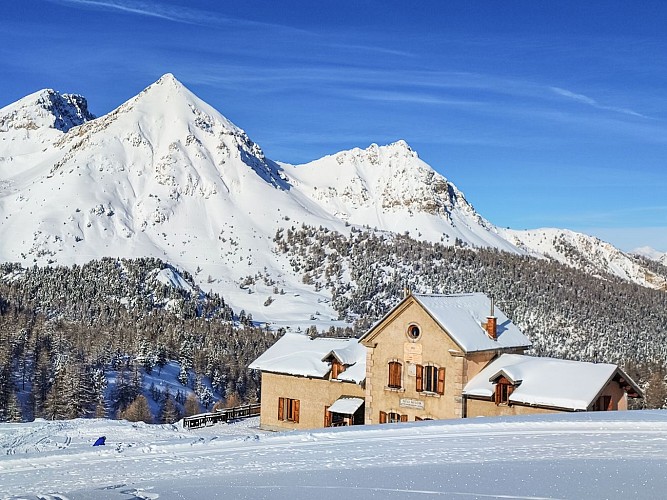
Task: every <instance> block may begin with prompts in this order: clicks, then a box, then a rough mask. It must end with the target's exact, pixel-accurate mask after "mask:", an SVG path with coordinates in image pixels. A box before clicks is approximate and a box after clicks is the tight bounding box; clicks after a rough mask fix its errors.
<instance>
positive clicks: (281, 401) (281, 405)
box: [278, 398, 285, 420]
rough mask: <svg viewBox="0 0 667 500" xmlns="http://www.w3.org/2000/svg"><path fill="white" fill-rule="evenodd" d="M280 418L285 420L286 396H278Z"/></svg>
mask: <svg viewBox="0 0 667 500" xmlns="http://www.w3.org/2000/svg"><path fill="white" fill-rule="evenodd" d="M278 420H285V398H278Z"/></svg>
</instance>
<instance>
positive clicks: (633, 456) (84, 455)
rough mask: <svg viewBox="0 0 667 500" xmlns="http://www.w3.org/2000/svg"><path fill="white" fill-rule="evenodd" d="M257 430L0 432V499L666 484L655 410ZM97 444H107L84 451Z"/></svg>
mask: <svg viewBox="0 0 667 500" xmlns="http://www.w3.org/2000/svg"><path fill="white" fill-rule="evenodd" d="M257 425H258V421H257V419H250V420H246V421H242V422H239V423H235V424H230V425H228V424H220V425H216V426H213V427H209V428H203V429H194V430H189V431H187V430H184V429H182V428H180V427H178V426H171V425H144V424H131V423H128V422H123V421H109V420H73V421H55V422H45V421H35V422H32V423H24V424H0V498H3V499H12V500H18V499H58V500H80V499H91V498H95V499H100V500H131V499H160V500H176V499H179V500H182V499H183V498H201V499H214V498H220V499H222V498H234V499H273V498H291V499H312V498H318V499H320V500H329V499H332V500H333V499H340V498H355V499H361V500H366V499H377V498H388V499H406V498H407V499H413V498H414V499H422V498H515V499H517V498H521V499H527V498H531V499H538V498H539V499H544V498H550V499H559V498H560V499H563V498H567V499H573V498H614V499H616V498H617V499H625V498H633V499H655V498H663V496H664V491H665V488H667V474H666V472H667V446H665V444H666V443H667V412H665V411H658V410H656V411H627V412H594V413H576V414H561V415H548V416H531V417H512V418H479V419H474V420H449V421H431V422H415V423H405V424H385V425H380V426H355V427H347V428H345V427H342V428H335V429H322V430H317V431H308V432H285V433H275V434H267V433H263V432H261V431H259V430H258V429H257ZM99 436H106V438H107V440H106V443H107V444H106V445H105V446H101V447H92V443H93V442H94V441H95V439H97V438H98V437H99Z"/></svg>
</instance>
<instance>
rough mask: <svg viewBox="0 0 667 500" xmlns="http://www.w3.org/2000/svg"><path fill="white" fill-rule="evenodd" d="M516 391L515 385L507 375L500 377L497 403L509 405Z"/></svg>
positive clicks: (497, 384)
mask: <svg viewBox="0 0 667 500" xmlns="http://www.w3.org/2000/svg"><path fill="white" fill-rule="evenodd" d="M513 391H514V385H513V384H512V383H511V382H510V381H509V380H507V379H506V378H505V377H500V378H499V379H498V382H496V404H497V405H507V404H509V401H510V396H511V395H512V392H513Z"/></svg>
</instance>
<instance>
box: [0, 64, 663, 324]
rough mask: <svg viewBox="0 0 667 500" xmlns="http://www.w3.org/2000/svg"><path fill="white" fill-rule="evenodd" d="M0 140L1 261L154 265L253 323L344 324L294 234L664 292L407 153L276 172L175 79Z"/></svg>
mask: <svg viewBox="0 0 667 500" xmlns="http://www.w3.org/2000/svg"><path fill="white" fill-rule="evenodd" d="M0 140H1V141H3V142H2V143H1V144H2V150H0V151H1V153H0V239H1V240H2V241H3V244H2V246H0V261H10V262H11V261H19V262H21V263H23V264H26V265H32V264H39V265H45V264H50V263H58V264H64V265H69V264H73V263H78V264H83V263H85V262H88V261H89V260H91V259H99V258H102V257H106V256H111V257H141V256H146V257H157V258H160V259H162V260H164V261H167V262H170V263H173V264H175V265H177V266H178V267H180V268H182V269H185V270H187V271H189V272H190V273H191V274H193V275H194V277H195V279H196V280H198V282H199V284H200V285H201V286H202V287H204V289H209V288H210V289H212V290H214V291H216V292H222V293H224V296H225V298H226V299H227V300H228V301H229V302H230V304H231V305H232V307H233V308H234V309H235V310H241V309H245V310H247V311H252V313H253V315H254V317H255V319H257V320H261V321H267V322H275V323H277V324H280V323H286V324H294V323H295V322H304V321H305V322H308V321H309V320H308V318H310V317H318V318H320V319H326V320H330V319H332V318H336V317H337V316H338V313H337V312H336V311H335V310H334V309H333V308H332V307H331V306H330V305H329V303H328V301H329V300H330V299H331V295H330V294H329V293H328V292H327V291H325V290H320V289H317V288H316V287H314V286H312V285H310V284H308V283H304V281H303V277H302V276H301V275H300V274H299V273H296V272H294V269H293V266H292V265H291V263H290V260H289V257H288V256H286V255H285V254H282V253H279V252H277V251H276V248H275V243H274V241H273V238H274V236H275V235H276V233H277V232H278V231H279V230H281V229H286V228H296V227H300V226H301V225H303V224H305V225H309V226H313V227H318V226H322V227H324V228H327V229H329V230H333V231H337V232H339V233H341V234H350V231H351V230H352V229H353V228H354V227H355V226H364V225H367V226H370V227H377V228H378V229H379V230H381V231H389V232H394V233H400V234H403V233H405V232H409V234H410V235H411V236H413V237H415V238H417V239H422V240H429V241H434V242H442V243H444V244H446V245H460V246H470V247H492V248H498V249H501V250H504V251H508V252H512V253H516V254H521V255H536V256H550V257H552V258H556V259H558V260H561V261H563V262H567V263H568V264H570V265H573V266H577V267H579V268H580V269H582V270H585V271H586V272H589V273H593V274H596V275H604V274H605V273H612V274H615V275H618V276H621V277H623V278H624V279H628V280H632V281H635V282H637V283H641V284H642V285H644V286H654V287H660V286H662V285H661V284H662V283H664V280H663V278H664V279H665V280H667V277H661V276H655V277H654V278H652V279H648V278H646V276H642V272H643V271H642V268H641V266H640V265H639V264H637V263H634V264H633V263H632V262H630V260H631V259H630V257H628V256H625V255H624V254H622V253H620V252H618V251H616V250H615V249H613V247H611V246H608V245H606V244H604V243H603V242H600V241H599V240H595V239H592V238H590V237H585V236H583V235H579V236H575V235H574V233H569V232H564V231H560V230H548V231H549V235H548V236H539V235H538V233H535V234H532V233H530V232H512V231H507V230H501V229H499V228H496V227H495V226H494V225H493V224H491V223H490V222H489V221H487V220H486V219H484V218H483V217H482V216H480V215H479V214H478V213H477V212H476V211H475V210H474V208H473V207H472V205H470V204H469V203H468V202H467V201H466V199H465V197H464V196H463V194H462V193H461V192H460V191H459V190H458V189H457V188H456V187H455V186H454V185H453V184H452V183H451V182H449V181H448V180H447V179H446V178H445V177H443V176H441V175H440V174H438V173H437V172H435V171H434V170H433V169H432V168H431V167H430V166H429V165H427V164H426V163H425V162H423V161H422V160H420V159H419V157H418V156H417V154H416V153H415V152H414V151H412V150H411V149H410V147H409V146H408V145H407V144H406V143H405V142H403V141H399V142H396V143H394V144H391V145H388V146H377V145H371V146H370V147H369V148H367V149H365V150H362V149H353V150H351V151H344V152H340V153H338V154H335V155H332V156H327V157H325V158H322V159H320V160H316V161H313V162H310V163H308V164H305V165H297V166H295V165H289V164H284V163H276V162H274V161H272V160H270V159H268V158H266V156H265V155H264V153H263V152H262V150H261V148H260V147H259V146H258V145H257V144H255V143H254V142H253V141H252V140H250V138H249V137H248V136H247V135H246V134H245V132H244V131H243V130H241V129H240V128H239V127H237V126H236V125H234V124H233V123H232V122H230V121H229V120H228V119H227V118H225V117H224V116H223V115H221V114H220V113H219V112H218V111H216V110H215V109H214V108H212V107H211V106H210V105H208V104H206V103H205V102H203V101H202V100H201V99H199V98H198V97H197V96H195V95H194V94H193V93H192V92H190V91H189V90H188V89H187V88H186V87H184V86H183V85H182V84H181V83H180V82H178V80H176V78H174V77H173V75H170V74H167V75H164V76H163V77H162V78H160V79H159V80H158V81H157V82H155V83H154V84H153V85H151V86H149V87H148V88H146V89H145V90H144V91H142V92H140V93H139V94H138V95H137V96H135V97H133V98H131V99H130V100H128V101H127V102H125V103H124V104H122V105H121V106H119V107H118V108H116V109H115V110H113V111H112V112H110V113H108V114H107V115H104V116H102V117H99V118H96V119H93V116H92V115H91V114H90V113H89V112H88V109H87V103H86V101H85V99H83V98H82V97H80V96H72V95H69V94H62V95H61V94H58V93H57V92H55V91H50V90H49V91H42V92H38V93H35V94H32V95H30V96H28V97H26V98H24V99H22V100H20V101H18V102H17V103H14V104H12V105H9V106H7V107H5V108H2V110H0ZM552 233H553V234H552ZM545 234H546V233H545ZM543 238H546V239H547V240H548V241H546V242H545V243H544V244H543V243H542V242H540V241H538V239H543ZM573 248H574V250H573ZM653 274H655V273H653ZM281 292H282V293H281Z"/></svg>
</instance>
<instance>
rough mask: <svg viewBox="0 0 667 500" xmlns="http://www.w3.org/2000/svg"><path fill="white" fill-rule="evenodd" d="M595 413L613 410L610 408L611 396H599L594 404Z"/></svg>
mask: <svg viewBox="0 0 667 500" xmlns="http://www.w3.org/2000/svg"><path fill="white" fill-rule="evenodd" d="M593 409H594V410H595V411H610V410H613V407H612V406H611V396H600V397H599V398H598V399H597V401H596V402H595V407H594V408H593Z"/></svg>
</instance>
